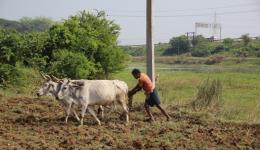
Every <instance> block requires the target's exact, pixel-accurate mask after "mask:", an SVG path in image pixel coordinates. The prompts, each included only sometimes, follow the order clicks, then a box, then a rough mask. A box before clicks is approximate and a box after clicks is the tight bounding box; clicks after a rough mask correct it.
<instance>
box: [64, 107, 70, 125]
mask: <svg viewBox="0 0 260 150" xmlns="http://www.w3.org/2000/svg"><path fill="white" fill-rule="evenodd" d="M71 106H72V103H70V104H69V106H68V108H67V110H66V113H67V115H66V118H65V123H66V124H67V123H68V118H69V115H70V110H71Z"/></svg>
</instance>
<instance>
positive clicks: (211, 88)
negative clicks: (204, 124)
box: [191, 78, 222, 109]
mask: <svg viewBox="0 0 260 150" xmlns="http://www.w3.org/2000/svg"><path fill="white" fill-rule="evenodd" d="M221 93H222V85H221V82H220V80H212V81H211V80H209V78H208V79H207V80H205V81H203V82H202V84H201V85H200V86H199V88H198V93H197V97H196V99H195V100H194V101H193V102H192V103H191V104H192V107H193V108H195V109H196V108H198V109H201V108H208V107H212V106H216V105H218V104H219V102H220V100H221Z"/></svg>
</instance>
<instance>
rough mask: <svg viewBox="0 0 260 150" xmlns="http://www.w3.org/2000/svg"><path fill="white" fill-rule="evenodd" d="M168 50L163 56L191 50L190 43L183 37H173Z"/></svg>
mask: <svg viewBox="0 0 260 150" xmlns="http://www.w3.org/2000/svg"><path fill="white" fill-rule="evenodd" d="M169 44H170V46H171V47H170V48H169V49H167V50H166V51H165V52H164V55H172V54H178V55H179V54H183V53H187V52H189V51H190V50H191V43H190V41H189V39H188V38H187V37H186V36H185V35H182V36H179V37H173V38H172V39H171V40H170V42H169Z"/></svg>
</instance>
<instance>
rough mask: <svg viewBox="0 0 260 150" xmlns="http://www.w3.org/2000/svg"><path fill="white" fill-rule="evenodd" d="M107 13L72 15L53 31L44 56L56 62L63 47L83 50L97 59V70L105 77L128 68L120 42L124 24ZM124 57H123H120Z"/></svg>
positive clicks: (90, 57) (73, 50) (77, 50)
mask: <svg viewBox="0 0 260 150" xmlns="http://www.w3.org/2000/svg"><path fill="white" fill-rule="evenodd" d="M105 16H106V15H105V13H104V12H98V13H97V14H90V13H88V12H86V11H82V12H80V13H79V14H78V15H75V16H71V17H69V18H68V19H67V20H65V21H64V22H62V23H59V24H55V25H54V26H52V27H51V28H50V30H49V39H48V40H47V44H46V46H45V50H44V52H43V53H44V55H46V56H48V58H49V59H48V62H49V63H50V62H52V61H55V58H54V53H55V52H56V51H58V50H60V49H66V50H68V51H71V52H81V53H83V54H84V56H85V57H86V58H87V60H89V61H91V62H93V63H94V64H97V65H95V69H96V70H98V71H99V72H95V73H96V74H97V73H98V74H102V75H104V76H105V77H108V75H109V74H110V73H112V72H116V71H118V70H121V69H123V68H124V67H125V65H126V64H125V62H126V60H127V55H126V54H125V53H124V52H123V51H122V49H121V48H119V47H118V45H117V38H118V36H119V31H120V27H119V26H118V25H117V24H115V23H114V22H113V21H109V20H107V19H106V18H105ZM119 58H120V59H119Z"/></svg>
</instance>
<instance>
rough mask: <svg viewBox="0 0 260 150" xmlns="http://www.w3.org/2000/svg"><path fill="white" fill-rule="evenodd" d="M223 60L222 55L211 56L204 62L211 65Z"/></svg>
mask: <svg viewBox="0 0 260 150" xmlns="http://www.w3.org/2000/svg"><path fill="white" fill-rule="evenodd" d="M223 60H224V57H223V56H212V57H210V58H209V59H208V60H207V61H206V62H205V64H207V65H213V64H216V63H221V62H222V61H223Z"/></svg>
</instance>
